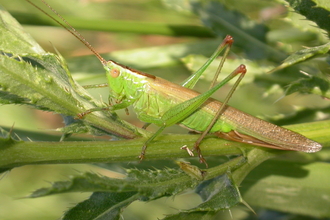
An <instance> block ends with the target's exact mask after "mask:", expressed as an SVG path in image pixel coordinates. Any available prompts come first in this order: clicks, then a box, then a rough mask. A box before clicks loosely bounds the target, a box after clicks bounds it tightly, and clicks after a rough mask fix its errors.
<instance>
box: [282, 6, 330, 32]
mask: <svg viewBox="0 0 330 220" xmlns="http://www.w3.org/2000/svg"><path fill="white" fill-rule="evenodd" d="M286 1H287V2H288V3H289V4H290V6H291V7H292V8H293V9H294V10H295V11H296V12H298V13H300V14H302V15H304V16H305V17H306V18H307V19H309V20H311V21H314V22H315V23H316V24H317V25H318V26H319V27H320V28H322V29H324V30H326V31H327V32H328V33H329V31H330V26H329V22H328V21H329V16H330V4H329V2H328V1H317V0H315V1H313V0H304V1H300V0H286Z"/></svg>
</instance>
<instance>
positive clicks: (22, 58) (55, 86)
mask: <svg viewBox="0 0 330 220" xmlns="http://www.w3.org/2000/svg"><path fill="white" fill-rule="evenodd" d="M0 12H1V14H0V15H1V16H2V17H1V18H2V20H3V22H2V23H0V25H1V27H0V29H2V30H3V31H2V32H1V38H2V39H3V41H0V76H1V77H0V88H1V89H2V91H1V93H0V95H1V97H0V101H1V103H2V104H9V103H15V104H26V105H31V106H34V107H35V108H38V109H42V110H47V111H53V112H56V113H58V114H64V115H71V116H77V115H78V114H79V113H81V112H84V111H86V110H88V109H91V108H93V107H97V106H102V103H100V102H99V101H97V100H94V99H93V98H92V97H91V96H90V95H89V94H88V93H87V91H86V90H84V89H83V88H82V87H81V86H80V85H78V84H77V83H76V82H75V81H74V80H73V79H72V77H71V75H70V73H69V71H68V69H67V66H66V63H65V62H64V60H63V58H62V57H60V56H57V55H54V54H51V53H45V52H44V51H43V50H39V49H38V50H37V52H38V53H37V54H36V53H26V51H34V50H36V48H38V47H37V46H36V43H35V42H34V41H32V40H31V39H30V38H29V36H28V35H27V34H26V33H25V32H24V31H22V28H21V26H20V25H19V24H18V23H17V22H13V21H12V20H13V19H12V18H10V16H9V15H8V14H7V13H6V12H5V11H2V10H1V11H0ZM7 21H8V22H10V23H5V22H7ZM13 30H14V32H13ZM7 42H10V44H8V43H7ZM26 47H30V50H26ZM20 49H21V50H20ZM9 98H14V99H13V100H9ZM97 115H98V116H97ZM113 117H115V116H113ZM84 123H85V125H86V126H93V127H96V128H98V129H99V130H102V131H104V132H106V133H108V134H116V135H118V136H122V137H127V138H133V137H136V136H139V133H138V132H137V130H136V128H135V127H133V126H131V125H129V124H128V123H126V122H124V121H121V120H120V119H115V118H111V114H109V113H106V112H99V113H98V114H90V115H88V116H86V118H85V120H84ZM141 133H142V134H146V132H145V131H142V130H141Z"/></svg>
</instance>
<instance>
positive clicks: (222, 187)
mask: <svg viewBox="0 0 330 220" xmlns="http://www.w3.org/2000/svg"><path fill="white" fill-rule="evenodd" d="M196 192H197V193H198V194H199V195H200V196H201V197H202V199H203V203H202V204H200V205H199V206H197V207H196V208H194V209H192V210H189V212H190V211H219V210H223V209H229V208H231V207H233V206H235V205H237V204H238V203H240V202H241V201H242V198H241V195H240V192H239V190H238V187H237V185H236V184H235V183H234V182H233V180H232V179H231V177H230V174H225V175H222V176H218V177H215V178H213V179H210V180H208V181H205V182H203V183H202V184H200V185H199V186H198V187H197V189H196Z"/></svg>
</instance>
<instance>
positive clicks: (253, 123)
mask: <svg viewBox="0 0 330 220" xmlns="http://www.w3.org/2000/svg"><path fill="white" fill-rule="evenodd" d="M104 67H105V69H106V70H107V78H108V83H109V87H110V90H111V91H110V95H111V97H112V98H114V99H116V100H117V101H119V102H120V104H118V105H115V106H114V109H115V110H116V109H120V108H126V107H127V106H129V105H132V106H133V107H134V111H135V113H136V114H137V116H138V118H139V119H140V120H141V121H144V122H147V123H153V124H156V125H158V126H164V125H165V126H170V125H171V123H168V124H166V123H167V121H166V120H162V117H163V116H164V114H166V113H168V112H169V111H172V110H173V109H175V111H176V112H180V111H185V108H183V109H182V110H181V109H180V108H179V109H178V107H177V106H178V105H179V104H181V103H183V102H185V101H188V100H191V99H192V98H194V97H197V96H198V95H200V94H199V93H198V92H196V91H194V90H191V89H188V88H185V87H183V86H180V85H177V84H174V83H171V82H169V81H167V80H164V79H161V78H159V77H155V76H153V75H149V74H145V73H141V72H139V71H136V70H133V69H129V68H127V67H125V66H121V65H119V64H117V63H115V62H113V61H109V62H107V64H106V65H105V66H104ZM114 73H115V74H114ZM221 106H222V103H221V102H219V101H217V100H214V99H211V98H209V99H207V100H206V101H205V103H204V104H202V105H201V106H200V107H198V108H197V110H195V111H194V112H193V113H188V114H187V115H186V117H182V120H181V121H179V122H178V124H179V125H181V126H183V127H185V128H187V129H189V130H192V131H195V132H199V133H201V132H202V131H204V130H205V129H206V127H207V126H208V125H209V124H210V122H211V120H212V119H213V117H214V115H215V113H216V112H217V111H218V109H219V108H220V107H221ZM210 133H215V134H216V135H218V136H219V137H222V138H225V139H229V140H234V141H239V142H244V143H248V144H253V145H258V146H263V147H269V148H276V149H283V150H297V151H304V152H309V153H311V152H316V151H319V150H320V149H321V148H322V146H321V145H320V144H319V143H317V142H315V141H312V140H310V139H308V138H306V137H304V136H303V135H300V134H298V133H296V132H293V131H290V130H288V129H285V128H282V127H279V126H277V125H274V124H271V123H269V122H266V121H263V120H261V119H259V118H256V117H254V116H251V115H249V114H247V113H244V112H242V111H239V110H237V109H235V108H233V107H230V106H226V108H225V111H224V112H223V113H222V114H221V116H220V118H219V119H218V120H217V121H216V123H215V124H214V126H213V127H212V129H211V130H210Z"/></svg>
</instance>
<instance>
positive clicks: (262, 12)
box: [0, 0, 328, 220]
mask: <svg viewBox="0 0 330 220" xmlns="http://www.w3.org/2000/svg"><path fill="white" fill-rule="evenodd" d="M34 2H36V4H38V5H41V3H40V2H39V1H34ZM243 2H246V1H235V2H232V3H229V4H228V5H227V6H228V7H229V8H231V9H235V10H238V11H244V12H245V13H246V14H247V15H248V16H249V17H250V18H252V19H254V20H255V21H257V22H260V23H263V24H266V25H267V26H268V27H270V31H269V32H268V34H267V37H268V39H267V40H268V41H269V42H271V44H272V46H274V45H276V46H275V47H277V48H280V49H281V50H282V51H285V52H286V53H287V54H290V53H292V52H294V51H296V50H298V49H301V48H302V45H304V46H316V45H319V44H320V43H321V42H322V40H323V39H318V35H316V34H315V35H313V34H311V32H307V33H304V34H297V33H300V32H298V30H297V32H294V31H292V32H289V31H285V30H287V29H293V30H294V28H290V26H289V25H288V24H287V23H285V22H283V21H282V20H281V17H283V16H284V15H285V13H286V11H285V8H284V7H282V6H281V5H279V4H276V3H274V2H273V1H250V2H249V4H244V3H243ZM48 3H49V4H50V5H51V6H52V7H54V8H55V9H56V10H57V11H58V12H59V13H60V14H61V15H62V16H63V17H65V18H68V20H70V19H75V18H78V20H79V18H80V17H81V18H84V19H109V20H111V21H114V20H129V21H134V22H136V24H134V23H133V24H130V25H131V27H130V25H127V26H122V27H121V28H119V29H118V30H117V31H112V32H102V31H90V30H79V31H80V33H81V34H82V35H83V36H84V37H85V38H86V39H87V40H88V42H90V43H91V44H92V45H93V47H95V49H96V50H97V51H98V52H100V53H109V52H111V54H110V56H111V57H119V59H120V62H121V63H123V64H126V65H130V66H132V67H134V68H138V69H139V70H142V71H146V72H148V73H151V74H154V75H157V76H160V77H162V78H165V79H168V80H170V81H172V82H176V83H180V82H181V81H182V80H183V79H185V78H186V77H188V76H189V74H190V71H189V70H188V69H187V68H186V67H185V66H184V64H183V63H182V61H181V60H180V58H183V57H184V56H185V55H186V51H182V52H180V51H177V53H178V55H177V57H172V59H170V60H166V61H165V60H161V61H159V63H160V64H159V65H158V64H157V63H156V64H154V65H148V64H149V63H139V62H144V61H143V59H142V58H143V56H147V57H148V56H150V55H146V54H144V53H148V51H149V50H150V51H151V52H152V53H158V54H160V57H162V53H163V51H165V52H167V51H168V50H174V51H175V46H174V48H173V45H176V44H182V43H189V44H191V45H194V44H199V43H200V42H207V41H212V42H213V41H214V39H212V38H211V37H210V36H207V31H206V33H205V36H202V37H195V36H170V34H169V36H165V35H162V34H160V33H159V34H157V30H155V32H156V34H144V33H143V30H141V31H139V30H137V31H134V32H135V33H130V31H129V30H133V29H134V30H135V29H137V28H136V26H137V25H139V22H155V23H159V26H160V27H163V26H166V25H169V24H171V25H192V26H202V24H201V21H200V20H199V18H198V17H197V16H196V15H194V14H191V13H188V12H185V13H182V12H179V11H180V10H173V9H171V8H166V7H165V6H164V5H163V4H162V2H161V1H152V0H138V1H128V0H111V1H106V0H103V1H101V0H99V1H96V0H95V1H93V0H90V1H89V0H80V1H79V0H66V1H56V0H48ZM0 4H1V5H2V6H3V7H4V8H6V9H7V10H9V11H10V12H12V13H13V15H14V16H17V17H19V18H21V19H25V20H26V22H27V23H32V22H33V18H34V17H33V16H34V15H37V16H41V15H42V13H41V12H40V11H38V10H36V9H34V8H33V7H31V6H30V5H29V4H28V3H27V2H25V1H21V0H12V1H5V0H0ZM24 16H25V18H24ZM29 18H30V19H32V21H29ZM69 18H70V19H69ZM114 22H115V21H114ZM74 26H75V25H74ZM82 26H83V24H82ZM24 28H25V29H26V31H27V32H28V33H30V34H31V35H32V36H33V38H35V39H36V40H37V42H39V43H40V45H41V46H42V47H43V48H44V49H45V50H46V51H50V52H55V50H54V48H56V50H58V51H59V52H60V54H61V55H63V56H64V57H65V58H67V59H68V64H69V67H70V69H71V70H72V74H73V77H74V78H75V79H76V80H77V81H78V82H80V83H81V84H84V85H85V84H96V83H104V82H105V81H106V79H105V76H104V73H103V70H102V66H101V65H98V64H97V62H98V61H97V60H96V58H95V63H94V62H93V63H91V64H90V65H89V63H87V64H86V63H84V62H82V61H81V60H79V59H80V58H73V57H77V56H85V55H90V54H91V52H90V51H89V50H88V49H87V48H86V47H85V46H84V45H82V44H81V42H79V41H78V40H77V39H76V38H74V37H72V35H70V34H69V33H68V32H67V31H66V30H63V28H60V27H46V26H41V25H36V26H35V25H25V26H24ZM195 28H196V27H195ZM144 31H145V30H144ZM298 38H299V39H298ZM220 42H221V40H220V39H217V40H216V43H213V44H214V45H216V44H218V43H220ZM241 43H242V42H241ZM170 46H172V47H171V48H169V47H170ZM150 47H155V48H152V49H150ZM178 48H179V47H178ZM215 49H216V46H215V47H214V49H212V50H209V49H207V50H206V49H205V50H201V53H202V54H204V55H210V54H211V53H212V52H213V50H215ZM122 50H125V51H123V52H121V51H122ZM118 51H120V52H118ZM142 52H144V53H142ZM257 52H258V51H256V53H257ZM180 53H181V54H182V56H180ZM130 54H137V55H136V57H134V56H130ZM284 54H285V53H284ZM231 57H232V58H234V59H235V58H246V54H245V53H244V52H243V50H242V49H241V48H240V46H234V47H233V52H232V53H231ZM135 58H136V59H135ZM284 58H285V56H284ZM160 59H161V58H160ZM115 60H116V59H115ZM140 60H141V61H140ZM116 61H118V60H116ZM155 62H156V61H155ZM278 64H280V62H278V63H277V64H276V63H273V65H274V66H276V65H278ZM316 65H322V63H321V62H320V64H316ZM248 68H249V66H248ZM91 69H92V71H93V73H92V74H94V75H91V74H87V72H90V70H91ZM208 84H209V82H207V81H203V82H201V83H200V84H199V85H198V87H197V88H196V89H197V90H198V91H205V89H206V88H208ZM229 88H230V87H229V86H228V87H225V88H223V89H221V91H219V92H218V93H217V94H216V95H215V96H216V97H217V98H219V99H220V100H223V98H224V97H225V95H226V92H227V91H228V89H229ZM272 89H273V90H272ZM272 89H269V88H268V89H267V90H266V89H265V88H262V87H258V86H257V84H256V83H245V84H244V86H241V87H240V88H239V89H238V91H237V92H236V93H235V94H234V96H233V97H232V99H231V101H230V105H232V106H234V107H236V108H238V109H240V110H243V111H245V112H248V113H250V114H252V115H256V116H261V117H264V118H268V117H269V118H271V120H275V119H277V118H283V117H286V116H290V115H294V114H295V113H296V111H297V108H300V107H303V108H315V109H321V108H325V107H327V106H328V102H327V101H325V100H322V99H321V98H320V97H319V96H316V95H301V94H292V95H290V96H287V97H284V98H283V90H281V89H279V88H278V87H276V85H274V86H273V87H272ZM91 93H92V94H93V95H95V97H100V98H102V99H103V100H107V97H108V94H107V89H106V88H104V89H96V90H91ZM130 113H131V114H130V115H129V116H126V115H125V113H124V112H121V113H120V115H121V116H122V117H123V118H125V119H127V120H128V121H130V122H131V123H133V124H135V125H137V126H142V125H143V123H142V122H140V121H138V120H137V119H136V118H135V116H134V114H133V111H132V110H130ZM0 115H1V116H2V117H1V120H0V126H1V127H7V128H10V127H12V126H14V130H15V131H17V132H18V133H19V131H20V130H24V132H41V131H42V132H45V133H48V134H50V135H54V136H52V137H48V138H49V139H52V140H54V141H55V140H59V138H60V135H61V134H59V133H58V132H55V131H54V129H56V128H58V127H61V126H63V123H62V118H61V117H60V116H59V115H54V114H53V113H49V112H42V111H39V110H34V109H31V108H28V107H25V106H16V105H7V106H0ZM317 117H318V118H316V116H314V117H313V118H310V117H308V116H305V117H302V118H301V120H297V121H296V122H306V121H312V120H316V119H322V118H327V115H318V116H317ZM152 129H154V127H152V128H151V130H152ZM167 132H182V133H185V132H186V130H184V129H181V128H179V127H178V126H174V127H173V128H172V127H171V128H169V129H167ZM29 135H31V136H33V133H30V134H29ZM84 170H89V171H95V172H99V173H102V174H104V175H111V176H112V175H115V176H116V175H119V174H117V173H110V172H109V171H108V170H104V169H101V168H99V167H96V166H92V165H85V164H84V165H83V164H78V165H38V166H25V167H21V168H16V169H13V170H12V171H10V172H8V173H6V174H3V175H2V178H1V181H0V219H8V220H9V219H10V220H12V219H58V218H59V217H60V216H61V213H62V212H63V211H65V210H66V209H67V208H68V207H71V206H73V204H75V203H77V202H79V201H82V200H83V199H84V198H87V197H88V196H89V195H88V194H79V193H75V194H65V195H60V196H51V197H45V198H38V199H24V198H23V197H24V196H26V193H27V192H31V191H33V190H35V189H37V188H40V187H42V186H47V185H48V184H49V183H48V182H51V181H55V180H61V179H62V180H66V179H67V177H68V176H69V175H70V174H76V173H77V172H79V171H84ZM243 183H244V182H243ZM198 201H199V198H198V197H197V196H196V195H194V194H189V193H187V194H183V195H180V196H177V197H176V198H175V200H174V201H173V200H172V198H168V199H161V200H159V201H154V202H151V203H148V210H153V212H154V215H150V212H148V213H147V214H148V219H156V218H157V217H158V218H161V217H162V214H164V213H166V214H168V213H170V212H171V213H175V212H176V211H177V210H176V209H174V208H172V207H176V208H177V207H180V208H186V207H189V206H193V205H194V204H197V203H198ZM144 205H145V204H143V203H138V202H136V203H135V204H133V205H132V206H130V207H129V208H128V209H127V210H126V211H125V213H124V218H125V219H147V217H146V213H145V210H146V208H145V206H144ZM14 210H19V211H14ZM231 211H232V214H233V216H234V219H246V218H247V217H248V216H250V219H255V218H257V217H255V216H254V217H252V216H253V215H251V213H250V211H248V210H247V209H246V208H244V207H243V206H239V207H236V208H234V209H233V210H231ZM220 214H221V213H220ZM272 214H273V215H274V216H278V215H280V214H278V213H275V214H274V213H271V214H270V215H272ZM219 219H220V217H219ZM221 219H231V217H230V214H229V212H228V211H225V212H224V213H222V216H221Z"/></svg>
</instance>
